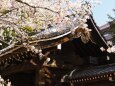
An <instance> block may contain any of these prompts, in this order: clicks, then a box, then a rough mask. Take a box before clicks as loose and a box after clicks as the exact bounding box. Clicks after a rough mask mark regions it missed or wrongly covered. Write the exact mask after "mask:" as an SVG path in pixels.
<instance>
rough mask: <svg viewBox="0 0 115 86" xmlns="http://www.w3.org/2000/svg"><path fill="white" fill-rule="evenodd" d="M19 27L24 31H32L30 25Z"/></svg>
mask: <svg viewBox="0 0 115 86" xmlns="http://www.w3.org/2000/svg"><path fill="white" fill-rule="evenodd" d="M20 29H22V30H24V31H26V32H27V33H31V32H32V31H33V29H32V27H30V26H24V27H21V28H20Z"/></svg>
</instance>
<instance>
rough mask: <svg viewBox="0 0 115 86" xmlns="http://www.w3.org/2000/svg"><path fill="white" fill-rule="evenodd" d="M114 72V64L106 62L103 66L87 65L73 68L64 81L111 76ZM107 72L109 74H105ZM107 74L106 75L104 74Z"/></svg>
mask: <svg viewBox="0 0 115 86" xmlns="http://www.w3.org/2000/svg"><path fill="white" fill-rule="evenodd" d="M114 72H115V64H108V65H103V66H95V67H88V68H84V69H74V70H73V71H71V72H70V74H68V77H66V80H65V82H66V81H71V80H79V79H84V80H85V79H87V78H91V80H93V78H96V76H97V78H96V79H98V78H99V77H100V78H105V77H109V75H110V76H112V75H113V74H114ZM107 74H109V75H107ZM106 75H107V76H106Z"/></svg>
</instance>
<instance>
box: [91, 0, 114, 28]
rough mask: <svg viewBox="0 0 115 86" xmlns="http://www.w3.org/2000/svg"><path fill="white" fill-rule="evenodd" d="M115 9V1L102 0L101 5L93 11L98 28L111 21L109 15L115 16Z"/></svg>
mask: <svg viewBox="0 0 115 86" xmlns="http://www.w3.org/2000/svg"><path fill="white" fill-rule="evenodd" d="M113 8H115V0H101V4H100V5H97V6H96V7H94V8H93V9H92V11H93V17H94V20H95V22H96V24H97V25H98V26H102V25H104V24H106V23H107V22H108V21H109V19H108V16H107V14H110V15H112V16H115V14H114V12H113V11H112V9H113Z"/></svg>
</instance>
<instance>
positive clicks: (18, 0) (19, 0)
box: [15, 0, 58, 13]
mask: <svg viewBox="0 0 115 86" xmlns="http://www.w3.org/2000/svg"><path fill="white" fill-rule="evenodd" d="M15 1H17V2H20V3H22V4H25V5H27V6H29V7H31V8H34V9H35V8H41V9H45V10H49V11H51V12H54V13H58V12H56V11H54V10H52V9H49V8H47V7H40V6H32V5H30V4H28V3H26V2H23V1H21V0H15Z"/></svg>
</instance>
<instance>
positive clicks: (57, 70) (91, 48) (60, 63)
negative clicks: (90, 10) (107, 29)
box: [0, 16, 115, 86]
mask: <svg viewBox="0 0 115 86" xmlns="http://www.w3.org/2000/svg"><path fill="white" fill-rule="evenodd" d="M87 24H88V28H90V29H91V30H92V32H91V40H90V41H89V42H88V43H86V44H84V43H83V42H82V41H81V39H80V38H72V35H71V33H70V32H68V33H67V34H65V35H63V36H60V37H58V38H57V39H53V40H46V41H39V42H35V43H31V45H34V46H36V47H37V48H38V49H43V53H44V54H45V53H47V52H50V54H49V55H48V57H50V58H51V61H50V62H49V63H48V64H49V65H47V66H44V65H43V63H44V61H45V60H44V59H43V60H40V59H39V55H38V54H35V53H33V52H30V51H27V50H26V49H25V48H24V47H23V46H15V47H14V48H13V49H11V50H9V51H7V52H5V53H3V54H1V55H0V74H1V75H2V76H3V77H4V79H7V78H9V79H10V80H11V82H12V84H13V85H14V86H58V85H62V86H63V85H64V84H66V85H64V86H68V85H69V86H71V85H72V84H73V83H74V82H77V83H76V84H81V83H82V81H84V80H82V78H80V79H77V78H78V76H76V74H77V73H79V71H82V70H83V72H82V73H81V72H80V74H79V75H80V76H81V77H82V75H83V79H84V77H86V79H87V76H88V77H89V75H88V73H87V72H88V71H89V72H92V71H95V70H96V71H97V70H98V69H100V70H105V69H106V68H107V69H108V68H111V65H108V66H106V68H105V69H103V67H94V68H91V69H90V68H89V67H90V66H99V65H104V64H109V63H114V62H115V60H114V55H113V54H108V53H107V52H106V51H105V52H102V51H101V50H100V47H104V48H105V49H107V48H108V46H107V44H106V41H105V40H104V38H103V37H102V36H101V34H100V32H99V29H98V27H97V26H96V24H95V22H94V20H93V17H92V16H91V17H90V19H89V20H88V21H87ZM58 44H62V49H61V50H58V49H57V48H56V46H57V45H58ZM107 56H109V58H110V60H107ZM54 60H55V61H56V64H57V66H51V64H52V63H53V61H54ZM76 67H77V68H76ZM87 67H88V68H87ZM104 67H105V66H104ZM113 67H114V66H113V65H112V68H113ZM74 69H76V70H75V71H74V73H75V74H73V73H72V76H71V77H70V78H69V77H68V76H69V75H70V74H68V73H69V72H71V71H72V70H74ZM78 69H79V71H78V72H77V70H78ZM99 72H100V71H99ZM108 73H109V74H108ZM66 74H67V75H68V76H67V77H66V78H64V82H61V79H62V77H63V76H64V75H66ZM84 74H86V75H87V76H86V75H84ZM106 74H108V77H109V76H110V75H114V70H112V73H111V69H108V70H107V72H105V73H104V74H102V75H100V76H99V75H98V71H97V72H96V73H95V76H97V77H98V76H99V77H104V75H105V76H107V75H106ZM73 77H74V78H73ZM93 78H95V77H94V76H91V78H90V77H89V78H88V79H89V80H90V79H91V82H92V80H94V79H93ZM77 80H78V81H77ZM83 83H84V82H83ZM92 83H93V82H92ZM76 84H73V85H74V86H76ZM108 84H109V83H108ZM85 86H90V85H87V84H86V85H85Z"/></svg>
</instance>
